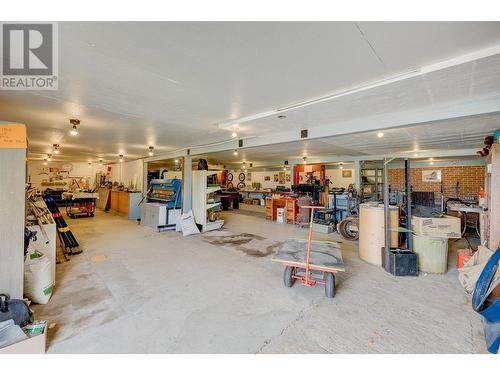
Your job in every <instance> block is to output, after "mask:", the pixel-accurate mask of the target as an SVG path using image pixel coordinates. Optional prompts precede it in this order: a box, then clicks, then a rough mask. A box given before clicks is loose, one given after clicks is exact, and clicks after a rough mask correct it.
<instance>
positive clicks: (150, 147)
mask: <svg viewBox="0 0 500 375" xmlns="http://www.w3.org/2000/svg"><path fill="white" fill-rule="evenodd" d="M154 149H155V148H154V147H153V146H149V156H153V155H154V152H153V150H154Z"/></svg>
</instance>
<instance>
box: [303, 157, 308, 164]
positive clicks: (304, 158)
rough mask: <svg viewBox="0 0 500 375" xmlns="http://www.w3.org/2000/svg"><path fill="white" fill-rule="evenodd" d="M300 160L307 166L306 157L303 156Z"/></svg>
mask: <svg viewBox="0 0 500 375" xmlns="http://www.w3.org/2000/svg"><path fill="white" fill-rule="evenodd" d="M302 160H303V161H304V164H307V156H304V157H303V158H302Z"/></svg>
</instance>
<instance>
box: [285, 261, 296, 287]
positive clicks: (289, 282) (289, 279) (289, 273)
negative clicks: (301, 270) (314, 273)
mask: <svg viewBox="0 0 500 375" xmlns="http://www.w3.org/2000/svg"><path fill="white" fill-rule="evenodd" d="M293 274H294V267H290V266H286V267H285V272H284V274H283V281H284V283H285V286H286V287H287V288H291V287H292V286H293V284H294V283H295V279H294V278H293Z"/></svg>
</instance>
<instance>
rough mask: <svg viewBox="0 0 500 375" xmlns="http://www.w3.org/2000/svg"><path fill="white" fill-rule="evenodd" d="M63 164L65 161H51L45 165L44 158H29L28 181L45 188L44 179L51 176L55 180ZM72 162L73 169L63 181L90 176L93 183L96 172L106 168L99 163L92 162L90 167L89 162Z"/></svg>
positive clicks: (47, 179) (46, 179)
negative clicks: (43, 185)
mask: <svg viewBox="0 0 500 375" xmlns="http://www.w3.org/2000/svg"><path fill="white" fill-rule="evenodd" d="M63 164H65V163H64V162H59V161H51V162H48V163H47V165H43V161H42V160H28V181H29V182H31V183H32V184H33V186H35V187H37V188H39V189H40V188H41V189H45V188H46V187H42V186H41V183H42V181H49V179H50V178H52V179H53V180H55V176H56V175H57V174H58V173H57V169H59V170H60V169H61V167H62V165H63ZM71 164H72V165H73V169H72V171H71V172H70V173H69V174H67V179H65V180H63V181H68V180H71V178H82V177H90V183H91V184H92V183H93V182H94V177H95V174H96V173H97V172H100V171H104V170H105V166H101V165H98V164H92V165H91V167H90V168H89V165H88V163H85V162H83V163H71ZM65 176H66V175H65Z"/></svg>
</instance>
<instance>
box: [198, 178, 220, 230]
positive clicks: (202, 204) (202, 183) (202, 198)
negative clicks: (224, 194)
mask: <svg viewBox="0 0 500 375" xmlns="http://www.w3.org/2000/svg"><path fill="white" fill-rule="evenodd" d="M217 173H218V171H193V214H194V218H195V221H196V224H198V225H199V226H201V231H202V232H207V231H210V230H216V229H220V228H221V227H222V226H223V225H224V220H220V219H219V220H216V221H209V220H208V211H209V210H213V209H216V208H218V207H220V205H221V202H220V201H219V202H217V201H215V202H210V201H209V197H208V194H210V193H215V192H217V191H220V190H221V186H220V185H212V184H209V183H208V177H210V176H214V175H217Z"/></svg>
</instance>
